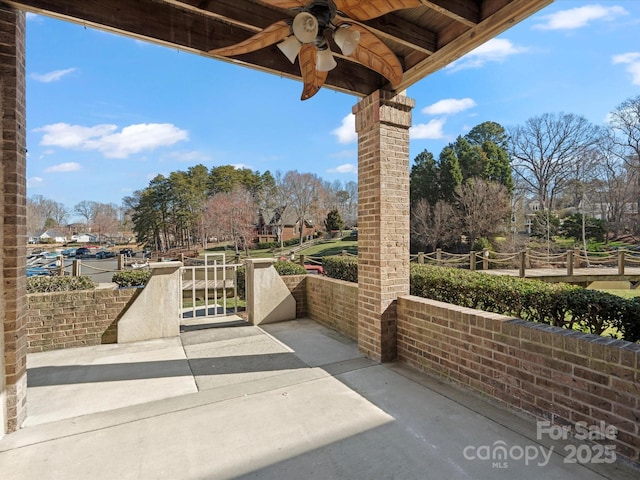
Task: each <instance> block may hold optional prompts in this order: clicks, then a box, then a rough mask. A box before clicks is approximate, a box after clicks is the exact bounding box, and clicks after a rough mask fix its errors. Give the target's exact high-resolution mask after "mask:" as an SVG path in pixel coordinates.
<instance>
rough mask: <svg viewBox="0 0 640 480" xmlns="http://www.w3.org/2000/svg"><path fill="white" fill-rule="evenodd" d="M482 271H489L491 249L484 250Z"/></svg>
mask: <svg viewBox="0 0 640 480" xmlns="http://www.w3.org/2000/svg"><path fill="white" fill-rule="evenodd" d="M482 270H489V249H488V248H483V249H482Z"/></svg>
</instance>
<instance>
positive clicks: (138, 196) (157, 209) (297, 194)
mask: <svg viewBox="0 0 640 480" xmlns="http://www.w3.org/2000/svg"><path fill="white" fill-rule="evenodd" d="M124 203H125V207H126V209H127V211H128V212H129V214H130V216H131V221H132V224H133V229H134V232H135V234H136V238H137V241H138V243H143V244H146V245H147V246H150V247H151V248H154V249H156V250H166V249H168V248H171V247H186V248H190V247H192V246H195V245H202V246H205V245H206V244H207V243H208V242H209V241H226V242H231V243H232V244H233V245H234V247H235V249H236V251H239V250H240V249H241V248H247V246H248V244H249V243H250V242H251V241H252V240H253V239H254V237H256V234H260V233H262V234H265V235H267V234H269V235H273V237H274V238H275V239H276V240H278V241H280V242H282V241H283V238H282V233H283V230H284V227H285V226H286V224H287V222H293V223H302V222H308V223H310V224H312V225H316V226H317V225H321V224H322V222H323V220H324V218H325V217H326V216H327V213H328V212H329V211H331V210H337V211H339V212H341V215H342V217H343V218H345V219H348V221H351V222H355V221H356V216H357V213H356V205H357V184H356V182H347V183H346V184H344V185H343V184H342V183H341V182H340V181H336V182H326V181H323V180H322V179H321V178H320V177H318V176H317V175H315V174H312V173H300V172H298V171H296V170H292V171H288V172H286V173H282V172H279V171H277V172H275V174H271V172H269V171H266V172H264V173H260V172H259V171H252V170H250V169H248V168H235V167H234V166H231V165H223V166H217V167H212V168H211V169H210V170H209V169H207V167H205V166H204V165H196V166H194V167H190V168H189V169H187V170H186V171H176V172H172V173H171V174H170V175H169V176H167V177H165V176H163V175H158V176H157V177H155V178H154V179H153V180H151V182H150V183H149V186H148V187H146V188H145V189H144V190H140V191H137V192H135V193H134V195H132V196H130V197H127V198H125V199H124ZM299 235H300V237H299V241H300V242H302V240H303V238H302V235H303V229H302V228H300V229H299Z"/></svg>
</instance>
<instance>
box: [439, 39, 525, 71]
mask: <svg viewBox="0 0 640 480" xmlns="http://www.w3.org/2000/svg"><path fill="white" fill-rule="evenodd" d="M526 51H527V49H526V48H524V47H519V46H517V45H514V44H513V43H512V42H511V40H507V39H506V38H492V39H491V40H489V41H488V42H486V43H483V44H482V45H480V46H479V47H478V48H476V49H474V50H472V51H470V52H469V53H467V54H466V55H465V56H464V57H462V58H461V59H460V60H457V61H455V62H453V63H451V64H449V65H448V66H447V67H446V69H448V70H451V71H452V72H457V71H459V70H464V69H467V68H480V67H483V66H484V65H485V64H487V63H488V62H503V61H504V60H506V59H507V58H508V57H510V56H511V55H516V54H518V53H524V52H526Z"/></svg>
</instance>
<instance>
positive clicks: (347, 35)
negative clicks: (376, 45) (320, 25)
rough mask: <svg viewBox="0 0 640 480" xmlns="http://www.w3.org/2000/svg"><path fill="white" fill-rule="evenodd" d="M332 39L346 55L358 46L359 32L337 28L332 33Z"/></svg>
mask: <svg viewBox="0 0 640 480" xmlns="http://www.w3.org/2000/svg"><path fill="white" fill-rule="evenodd" d="M333 39H334V40H335V41H336V44H337V45H338V46H339V47H340V50H341V51H342V53H344V54H345V55H346V56H349V55H351V54H352V53H353V52H355V50H356V48H358V43H359V42H360V32H359V31H358V30H350V29H348V28H338V29H337V30H336V32H335V34H334V35H333Z"/></svg>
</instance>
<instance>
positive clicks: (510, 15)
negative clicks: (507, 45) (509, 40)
mask: <svg viewBox="0 0 640 480" xmlns="http://www.w3.org/2000/svg"><path fill="white" fill-rule="evenodd" d="M553 1H554V0H540V1H537V2H533V1H531V0H512V1H510V2H509V3H508V4H507V5H506V6H504V7H503V8H501V9H500V10H498V11H496V12H495V13H494V14H493V15H491V16H490V17H487V18H486V19H484V20H483V21H482V22H480V23H479V24H478V25H477V26H476V27H474V28H470V29H468V30H467V31H466V32H464V33H462V34H460V35H459V36H458V37H457V38H455V39H454V40H452V41H450V42H449V43H447V44H446V45H444V46H442V47H441V48H440V49H439V50H438V51H437V52H436V53H434V54H433V55H431V56H429V57H427V58H425V59H424V60H422V61H421V62H419V63H417V64H415V65H414V66H413V67H411V68H409V69H407V70H406V71H405V72H404V76H403V77H402V82H401V84H400V85H398V86H397V89H398V90H404V89H406V88H408V87H409V86H411V85H413V84H414V83H416V82H418V81H419V80H421V79H422V78H424V77H426V76H428V75H430V74H431V73H433V72H436V71H438V70H440V69H442V68H444V67H446V66H447V65H449V64H451V63H453V62H454V61H456V60H458V59H459V58H460V57H462V56H463V55H465V54H467V53H469V52H470V51H471V50H473V49H475V48H477V47H479V46H480V45H482V44H483V43H485V42H487V41H488V40H490V39H492V38H494V37H496V36H498V35H499V34H500V33H502V32H503V31H505V30H507V29H508V28H510V27H512V26H514V25H515V24H516V23H519V22H521V21H522V20H524V19H525V18H527V17H529V16H531V15H533V14H534V13H536V12H537V11H539V10H541V9H542V8H543V7H545V6H547V5H549V4H551V3H553Z"/></svg>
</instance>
